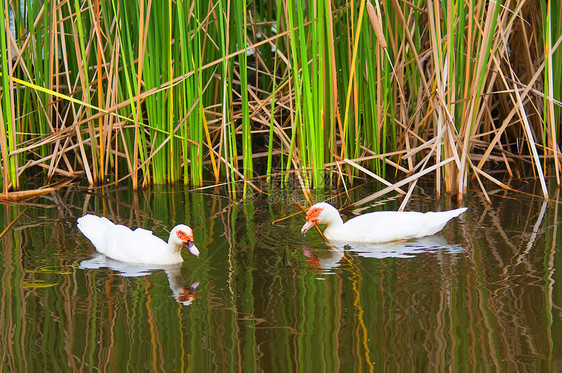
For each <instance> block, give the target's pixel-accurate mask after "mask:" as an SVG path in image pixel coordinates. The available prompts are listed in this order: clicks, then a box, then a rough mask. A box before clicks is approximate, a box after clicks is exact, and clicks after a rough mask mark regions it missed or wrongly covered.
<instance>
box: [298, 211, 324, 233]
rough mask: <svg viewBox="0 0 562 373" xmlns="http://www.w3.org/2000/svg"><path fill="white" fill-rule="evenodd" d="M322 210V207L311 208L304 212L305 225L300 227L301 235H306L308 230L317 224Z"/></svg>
mask: <svg viewBox="0 0 562 373" xmlns="http://www.w3.org/2000/svg"><path fill="white" fill-rule="evenodd" d="M323 210H324V209H323V208H322V207H317V206H312V207H311V208H309V209H308V211H307V212H306V223H305V224H304V225H303V226H302V229H301V233H303V234H304V233H306V232H307V231H308V230H309V229H310V228H312V227H314V226H315V225H316V224H318V217H319V216H320V214H321V213H322V211H323Z"/></svg>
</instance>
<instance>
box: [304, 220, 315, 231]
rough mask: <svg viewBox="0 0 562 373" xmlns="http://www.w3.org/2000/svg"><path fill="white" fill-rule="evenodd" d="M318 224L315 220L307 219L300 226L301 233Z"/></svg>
mask: <svg viewBox="0 0 562 373" xmlns="http://www.w3.org/2000/svg"><path fill="white" fill-rule="evenodd" d="M316 224H318V221H317V220H307V221H306V223H304V225H303V226H302V229H301V233H302V234H305V233H306V232H308V230H309V229H310V228H312V227H314V226H315V225H316Z"/></svg>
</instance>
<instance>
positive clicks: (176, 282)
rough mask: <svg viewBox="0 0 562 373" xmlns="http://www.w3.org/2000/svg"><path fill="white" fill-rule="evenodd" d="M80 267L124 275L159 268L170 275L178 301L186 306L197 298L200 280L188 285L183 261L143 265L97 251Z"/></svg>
mask: <svg viewBox="0 0 562 373" xmlns="http://www.w3.org/2000/svg"><path fill="white" fill-rule="evenodd" d="M78 268H80V269H100V268H109V269H111V270H113V271H116V272H118V274H119V275H120V276H123V277H141V276H148V275H150V274H151V273H152V272H154V271H157V270H163V271H164V272H165V273H166V275H167V276H168V283H169V285H170V289H171V290H172V293H173V294H174V298H175V299H176V301H177V302H178V303H180V304H182V305H184V306H189V305H190V304H191V303H192V302H193V301H194V300H195V291H196V289H197V287H198V286H199V283H200V282H199V281H197V282H194V283H193V284H191V285H189V286H186V282H185V279H184V278H183V276H182V275H181V263H175V264H168V265H143V264H133V263H126V262H120V261H118V260H113V259H111V258H108V257H106V256H105V255H103V254H100V253H96V254H94V256H93V257H92V258H91V259H88V260H83V261H81V262H80V265H79V267H78Z"/></svg>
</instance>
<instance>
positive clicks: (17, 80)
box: [0, 0, 562, 200]
mask: <svg viewBox="0 0 562 373" xmlns="http://www.w3.org/2000/svg"><path fill="white" fill-rule="evenodd" d="M6 4H7V8H5V5H6ZM559 5H560V4H559V1H548V2H545V3H543V2H541V5H540V8H539V9H537V8H536V7H534V6H533V4H532V3H530V2H528V1H517V2H516V1H509V0H508V1H504V2H473V1H465V2H454V1H450V0H447V1H441V2H439V1H433V0H427V1H421V0H417V1H414V2H401V1H399V0H385V1H375V2H370V1H364V0H350V1H334V0H322V1H318V2H312V3H304V4H302V3H300V2H295V1H294V0H286V1H277V2H265V1H251V2H248V1H247V0H240V1H235V2H232V1H225V0H209V1H206V2H201V1H198V2H188V1H185V0H178V1H168V2H166V3H165V4H164V3H158V4H156V3H153V2H151V1H140V2H132V3H131V2H128V1H123V0H112V1H111V2H98V1H97V0H93V1H92V0H72V1H70V2H68V1H57V0H55V1H52V2H44V3H40V2H33V3H29V4H28V3H20V2H18V1H14V0H12V1H8V2H4V3H3V4H1V5H0V10H1V11H2V14H3V15H4V23H3V24H2V26H1V29H0V31H1V35H0V47H1V48H2V61H1V73H2V91H1V93H0V94H1V108H2V110H1V112H0V114H1V117H0V119H1V126H2V127H1V134H0V148H1V149H0V150H1V154H2V162H1V164H2V173H1V178H2V184H3V194H4V195H5V196H9V194H8V193H9V191H11V190H17V189H20V188H21V184H22V181H23V180H24V177H25V178H26V177H28V176H34V175H36V174H38V173H43V174H44V179H45V180H46V181H50V180H51V179H53V178H73V177H78V178H82V179H84V180H86V181H87V182H88V183H89V184H90V185H95V184H106V183H108V182H121V181H123V180H128V179H130V180H131V181H132V185H133V187H134V188H138V187H142V186H145V185H147V184H151V183H154V184H162V183H172V182H176V181H182V182H184V183H185V184H187V185H191V186H192V187H194V188H197V187H200V186H204V185H206V184H210V183H212V184H218V183H221V182H223V181H226V182H227V183H228V185H229V189H228V190H229V192H230V193H231V195H232V196H235V195H238V193H239V190H238V187H237V186H238V185H242V186H243V190H242V193H243V195H246V193H247V192H248V190H249V189H248V188H253V189H256V186H255V184H254V183H252V179H253V178H255V177H258V176H267V175H269V176H271V175H273V174H276V173H277V172H281V173H283V174H284V175H286V176H287V175H289V174H291V173H295V174H296V175H297V176H298V178H299V179H300V180H302V185H303V187H304V188H310V187H324V186H326V185H325V183H326V182H328V184H329V185H330V184H331V183H332V182H333V181H334V180H337V182H338V183H339V182H344V183H346V184H347V183H353V182H354V180H355V179H356V178H357V177H361V178H371V177H372V176H375V177H376V178H377V179H382V180H384V179H385V178H387V174H388V175H390V177H391V178H393V179H394V178H397V179H406V178H409V179H408V180H410V182H409V186H410V190H411V189H412V188H413V187H414V186H415V182H416V180H417V178H418V177H420V176H421V175H425V174H427V173H431V174H432V175H434V177H435V180H436V193H437V194H439V193H441V192H442V191H445V192H447V193H449V194H451V195H454V196H457V197H459V198H462V196H463V194H464V193H466V191H467V188H468V187H469V183H476V185H478V186H479V187H480V188H481V189H482V191H483V192H484V193H486V191H485V189H484V186H483V185H484V183H483V181H484V179H487V180H490V181H492V182H494V183H496V184H498V185H500V186H502V187H507V185H506V184H504V183H503V182H502V180H500V178H497V177H496V176H493V174H492V172H490V170H492V169H496V168H498V167H500V168H502V169H503V170H505V171H506V173H509V174H511V175H514V176H524V175H529V174H531V175H533V176H535V177H537V178H539V179H540V180H541V183H542V185H543V193H544V194H545V196H547V195H548V190H547V188H546V182H545V179H546V178H548V177H550V176H553V177H554V176H555V177H556V178H557V180H558V182H560V171H561V170H562V169H561V165H560V158H559V157H560V151H559V145H558V141H559V139H560V129H559V123H560V116H561V114H560V98H561V97H560V96H561V94H562V92H561V91H560V86H561V84H560V77H561V70H560V67H559V66H560V63H559V62H560V53H559V51H558V46H559V43H560V41H561V29H560V20H561V13H560V6H559ZM10 22H12V26H10V24H11V23H10ZM529 165H530V166H531V167H529ZM428 170H431V171H428ZM327 176H330V177H327ZM334 176H335V177H334ZM273 180H279V179H278V178H275V179H274V178H271V177H270V178H268V181H269V182H274V181H273ZM280 180H286V178H281V179H280ZM240 181H243V182H242V183H238V182H240ZM385 183H386V184H387V185H388V184H391V183H389V182H388V181H385ZM402 185H403V184H402ZM25 188H29V186H25ZM391 189H392V188H391ZM394 189H396V188H394ZM406 200H407V198H406Z"/></svg>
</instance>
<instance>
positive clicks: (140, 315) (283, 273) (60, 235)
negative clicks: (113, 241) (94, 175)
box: [0, 187, 562, 372]
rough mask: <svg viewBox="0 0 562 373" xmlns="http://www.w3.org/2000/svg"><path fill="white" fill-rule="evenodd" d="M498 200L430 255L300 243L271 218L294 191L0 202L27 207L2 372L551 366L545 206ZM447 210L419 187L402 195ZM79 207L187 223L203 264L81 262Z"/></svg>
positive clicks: (2, 315) (16, 245) (9, 256)
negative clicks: (414, 194)
mask: <svg viewBox="0 0 562 373" xmlns="http://www.w3.org/2000/svg"><path fill="white" fill-rule="evenodd" d="M500 194H501V196H500V195H496V197H494V203H493V205H488V204H487V203H486V202H485V200H484V198H481V197H480V196H479V195H475V196H472V197H471V198H469V199H468V200H467V206H468V207H469V210H468V211H467V212H466V213H465V215H463V216H462V217H461V218H459V219H458V220H456V221H452V222H450V223H449V225H448V226H447V227H446V228H445V230H444V231H443V234H442V235H441V236H438V237H437V238H436V239H437V240H441V241H440V242H441V243H439V244H437V245H436V246H435V247H433V248H432V249H431V250H422V249H419V248H413V250H414V252H409V253H403V252H396V251H393V250H387V252H386V254H380V253H379V254H380V255H378V256H377V255H376V254H373V253H370V254H365V253H362V252H358V251H355V250H349V249H345V250H344V251H334V250H333V249H332V248H330V247H328V246H327V245H326V244H325V243H324V242H323V241H322V240H321V238H320V235H319V234H317V233H316V232H312V231H311V232H309V233H308V234H307V235H306V236H305V237H303V236H302V235H301V234H300V232H299V230H300V227H301V226H302V224H303V222H304V217H303V215H302V214H299V215H296V216H294V217H292V218H289V219H286V220H282V221H280V222H278V223H276V224H275V225H273V224H272V221H274V220H277V219H279V218H280V217H283V216H288V215H290V214H292V213H294V212H296V211H298V209H299V208H298V206H297V205H296V204H293V203H290V201H278V202H276V203H274V204H268V203H266V201H264V200H259V199H258V200H257V201H255V202H252V203H245V204H238V203H234V202H232V201H230V200H228V199H224V198H221V197H216V196H213V195H203V194H194V193H186V192H183V191H182V190H180V189H178V187H176V188H175V189H174V188H162V189H158V190H153V191H151V192H141V193H140V194H130V192H129V191H128V190H119V191H117V192H115V191H113V192H105V193H104V195H94V194H88V193H81V192H78V191H76V190H73V189H69V190H67V191H65V192H61V193H60V194H53V195H51V196H50V197H41V198H37V199H35V200H34V201H33V203H31V202H29V203H27V204H21V205H13V204H10V205H4V207H3V210H4V214H3V215H2V216H0V220H1V221H0V223H1V224H2V226H6V225H7V224H9V223H10V222H12V221H14V220H15V219H16V217H17V216H18V214H19V213H20V212H21V211H23V210H24V209H26V208H27V210H25V212H24V213H23V214H22V216H21V217H20V218H19V219H18V220H17V221H16V223H15V224H14V227H13V228H12V229H11V230H9V231H8V232H7V233H6V234H5V235H4V236H3V237H2V239H1V241H0V245H1V253H2V263H1V264H0V281H1V284H0V307H1V308H0V336H1V338H2V340H1V343H2V346H3V353H2V355H1V356H2V360H1V362H2V363H1V368H0V369H1V370H2V371H4V370H5V371H37V370H49V371H77V370H79V371H88V370H102V371H107V370H119V371H121V370H132V371H144V370H154V371H205V370H207V371H208V370H212V371H233V370H243V371H245V372H246V371H247V372H250V371H259V370H265V371H283V372H289V371H362V370H365V371H381V370H383V368H388V367H393V368H396V369H397V370H401V369H400V368H402V369H404V370H410V369H411V367H416V368H419V369H421V370H431V371H435V370H449V369H451V368H457V369H458V368H460V369H463V370H464V369H470V368H475V367H477V368H488V367H489V368H491V369H493V370H498V369H499V370H526V371H533V370H535V371H548V370H550V371H553V370H556V368H560V365H561V362H562V344H561V342H562V341H561V335H562V325H561V316H560V307H561V306H562V292H561V289H560V284H561V283H562V279H560V280H559V278H560V274H559V273H558V272H557V271H556V268H557V267H558V266H559V265H560V263H559V262H560V255H559V253H558V247H559V242H560V237H559V236H560V233H559V231H558V228H557V227H558V222H559V219H560V218H559V216H558V209H559V207H558V206H559V204H558V202H557V201H558V200H557V198H555V201H554V202H550V203H549V204H547V203H545V202H543V200H542V198H536V199H535V198H532V197H524V198H522V197H521V195H513V194H509V193H508V192H501V193H500ZM336 204H337V203H336ZM396 205H397V203H395V202H394V201H387V202H386V203H381V204H380V205H377V206H371V210H375V209H382V208H384V209H393V208H396V207H397V206H396ZM449 207H453V206H448V205H447V204H443V205H441V206H439V205H437V206H436V205H433V204H432V203H431V202H429V201H428V200H424V199H422V198H421V197H418V198H415V199H413V200H412V205H411V206H410V208H411V209H418V210H423V211H425V210H435V209H440V208H441V209H445V208H449ZM86 212H93V213H97V214H100V215H105V216H107V217H109V218H111V219H113V220H114V221H116V222H119V223H123V224H127V225H129V226H141V227H144V228H147V229H152V230H153V231H154V232H155V234H157V235H159V236H161V237H166V236H167V231H166V229H169V228H170V227H172V226H173V225H174V224H176V223H180V222H183V223H186V224H188V225H190V226H191V227H193V228H194V231H195V240H196V243H197V245H198V247H199V248H200V250H201V252H202V255H201V258H200V259H197V258H194V257H192V256H191V255H189V254H187V253H186V254H185V255H184V258H185V259H186V261H185V262H184V263H182V265H181V266H179V267H176V268H172V269H169V268H168V269H166V270H154V271H152V272H150V273H149V274H145V275H144V276H138V277H127V276H126V275H127V273H125V276H124V275H123V273H120V272H119V271H122V270H124V269H123V268H122V267H120V266H119V264H115V263H105V264H104V263H102V264H104V265H108V266H109V267H110V268H99V269H95V264H96V263H94V262H93V261H92V260H93V259H92V258H94V249H93V247H92V245H91V244H90V243H89V241H88V240H87V239H86V238H85V237H83V236H82V235H81V234H80V232H79V231H78V230H77V229H76V226H75V225H76V218H77V217H79V216H81V215H82V214H84V213H86ZM444 241H446V242H445V243H443V242H444ZM439 245H441V247H440V248H439ZM443 248H445V249H443ZM424 251H427V252H424ZM383 253H384V250H383ZM94 259H95V258H94ZM97 260H100V259H99V258H97ZM97 264H100V263H97ZM88 265H89V266H90V268H87V267H88ZM80 267H81V268H80ZM129 274H131V273H129ZM190 285H192V287H191V289H190V288H189V286H190ZM184 290H185V291H184ZM178 300H179V301H181V302H178Z"/></svg>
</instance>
